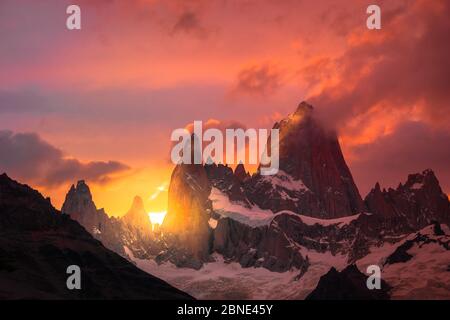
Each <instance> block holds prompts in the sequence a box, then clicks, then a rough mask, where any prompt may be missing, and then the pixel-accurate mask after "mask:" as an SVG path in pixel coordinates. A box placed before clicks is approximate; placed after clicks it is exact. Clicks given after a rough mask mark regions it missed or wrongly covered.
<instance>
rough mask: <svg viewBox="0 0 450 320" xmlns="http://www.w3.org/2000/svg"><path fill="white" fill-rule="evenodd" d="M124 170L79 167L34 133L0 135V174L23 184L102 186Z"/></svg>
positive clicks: (119, 166)
mask: <svg viewBox="0 0 450 320" xmlns="http://www.w3.org/2000/svg"><path fill="white" fill-rule="evenodd" d="M127 169H128V167H127V166H126V165H124V164H122V163H120V162H116V161H108V162H101V161H95V162H88V163H83V162H80V161H79V160H77V159H73V158H66V157H65V155H64V153H63V152H62V151H61V150H60V149H58V148H56V147H54V146H52V145H50V144H49V143H47V142H46V141H44V140H42V139H41V138H40V137H39V136H38V135H37V134H35V133H17V134H14V133H13V132H11V131H0V172H6V173H8V174H9V175H11V176H13V177H15V178H18V179H21V180H23V181H27V182H30V183H35V184H38V185H42V186H49V187H52V186H59V185H61V184H63V183H66V182H70V181H74V180H78V179H86V180H90V181H95V182H99V183H103V182H107V181H108V180H109V179H111V176H112V175H113V174H115V173H120V172H123V171H125V170H127Z"/></svg>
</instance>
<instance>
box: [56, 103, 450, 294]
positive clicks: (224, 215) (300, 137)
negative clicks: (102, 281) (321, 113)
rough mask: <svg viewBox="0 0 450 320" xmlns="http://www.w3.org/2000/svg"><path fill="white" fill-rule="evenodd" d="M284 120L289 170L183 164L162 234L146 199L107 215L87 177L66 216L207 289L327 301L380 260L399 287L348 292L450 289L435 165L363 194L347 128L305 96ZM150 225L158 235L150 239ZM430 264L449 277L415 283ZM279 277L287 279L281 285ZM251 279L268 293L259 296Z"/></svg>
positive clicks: (283, 154) (187, 285) (160, 270)
mask: <svg viewBox="0 0 450 320" xmlns="http://www.w3.org/2000/svg"><path fill="white" fill-rule="evenodd" d="M274 127H275V128H279V129H280V170H279V172H278V173H277V174H275V175H273V176H263V175H260V174H259V172H256V173H255V174H253V175H250V174H249V173H248V172H247V171H246V170H245V167H244V165H242V164H239V165H238V166H237V167H236V169H235V170H234V171H233V170H232V169H231V168H230V167H228V166H227V165H222V164H218V165H217V164H214V163H208V164H204V165H200V164H199V165H194V164H193V165H188V164H180V165H177V166H176V167H175V168H174V171H173V173H172V177H171V181H170V186H169V203H168V212H167V215H166V218H165V220H164V222H163V225H162V226H161V230H160V231H159V232H157V233H153V232H151V229H150V227H145V224H143V223H142V221H141V220H142V219H143V213H142V212H143V210H142V206H141V205H140V204H139V201H138V200H136V201H135V203H134V205H133V208H132V209H131V210H130V212H129V213H128V214H127V215H126V216H125V217H124V218H122V219H114V218H107V219H105V218H104V217H103V215H105V214H104V212H103V211H101V210H97V209H96V207H95V204H93V201H92V197H91V195H90V192H88V190H89V189H88V188H87V186H86V185H85V184H84V183H83V182H80V183H79V185H78V186H77V187H72V188H71V190H70V191H69V194H68V196H67V199H66V203H65V204H64V206H63V212H66V213H68V214H70V215H71V216H72V217H73V218H74V219H77V220H78V219H79V221H80V222H81V223H82V224H83V225H84V226H85V227H86V229H87V230H88V231H89V232H91V233H92V234H93V235H94V236H95V237H96V238H98V239H99V240H101V241H102V242H104V243H105V245H106V246H108V247H109V248H111V249H113V250H115V251H116V252H118V253H120V254H121V255H123V256H126V257H128V258H129V259H130V260H133V261H134V262H135V263H136V264H137V265H138V266H139V267H140V268H142V269H144V270H146V271H151V272H153V273H155V274H157V275H160V276H161V277H162V278H164V279H166V280H167V281H169V282H170V283H171V284H173V285H175V286H177V287H178V288H181V289H183V290H186V291H187V292H189V293H190V294H192V295H194V296H195V297H200V298H202V297H204V298H212V297H219V298H224V297H225V298H226V297H234V298H235V297H241V296H243V297H245V298H277V299H281V298H289V299H303V298H305V297H306V296H307V295H308V294H310V293H311V292H312V291H313V290H314V288H315V287H316V285H318V284H319V287H318V289H317V290H316V291H315V292H316V293H315V294H314V293H313V294H312V297H319V298H320V297H322V298H327V297H328V296H327V297H325V296H324V294H323V292H333V290H332V288H330V290H326V288H325V289H324V286H325V287H326V286H329V283H335V282H336V281H337V282H340V281H341V282H342V281H344V282H346V281H347V280H346V279H351V281H354V279H357V280H356V281H359V280H361V279H365V278H366V276H364V275H363V274H360V273H364V272H365V267H366V266H367V265H368V264H377V265H379V266H380V267H381V268H382V270H383V275H384V274H385V278H384V276H383V279H384V280H386V283H387V285H388V286H389V290H385V291H383V294H379V295H377V294H375V295H370V294H369V295H366V294H367V292H365V291H361V288H362V286H361V284H360V283H358V284H356V285H355V284H354V283H353V284H352V283H348V286H347V287H348V292H347V295H341V296H338V297H337V298H345V297H350V296H351V295H352V292H354V298H358V297H357V295H360V296H361V298H364V297H372V296H373V297H374V298H377V299H378V298H383V299H384V298H387V297H391V298H405V297H406V298H407V297H415V296H418V297H420V296H426V294H425V293H424V292H425V288H432V291H431V292H434V293H435V294H436V297H447V298H448V297H450V288H448V287H445V285H444V287H442V288H439V282H437V281H441V280H445V281H447V282H446V283H449V282H448V276H447V274H448V266H449V265H450V256H449V251H448V250H449V249H448V236H449V231H448V225H449V223H450V203H449V200H448V197H447V196H446V195H445V194H444V193H443V192H442V190H441V188H440V186H439V181H438V179H437V178H436V176H435V175H434V173H433V171H431V170H425V171H423V172H422V173H418V174H412V175H409V176H408V178H407V181H406V182H405V183H404V184H400V185H399V186H398V188H397V189H388V190H387V191H386V190H381V187H380V185H379V184H377V185H376V186H375V188H374V189H373V190H372V191H371V192H370V193H369V194H368V195H367V197H366V198H365V200H364V201H363V200H362V198H361V196H360V195H359V191H358V189H357V187H356V185H355V183H354V181H353V178H352V175H351V173H350V170H349V169H348V167H347V164H346V163H345V160H344V158H343V155H342V152H341V149H340V146H339V142H338V140H337V138H336V135H335V134H334V133H333V132H329V131H327V130H326V129H324V128H323V127H322V126H321V124H320V122H319V121H318V120H316V119H315V118H314V109H313V108H312V106H310V105H308V104H307V103H304V102H303V103H301V104H300V105H299V106H298V108H297V110H296V111H295V112H294V113H293V114H291V115H289V116H288V117H287V118H286V119H284V120H282V121H280V122H279V123H277V124H275V126H274ZM138 212H140V213H138ZM90 216H93V217H90ZM136 217H138V218H136ZM143 225H144V228H142V226H143ZM100 227H101V228H100ZM424 228H425V229H424ZM427 228H428V229H427ZM146 229H148V231H149V233H150V234H149V235H148V236H147V237H143V236H142V234H141V233H142V232H143V231H145V230H146ZM424 230H425V231H424ZM430 230H440V235H439V236H438V235H437V233H433V232H434V231H433V232H431V231H430ZM98 231H100V232H98ZM417 232H419V233H417ZM424 232H425V234H424ZM430 232H431V233H430ZM436 237H440V238H439V240H437V238H436ZM438 251H439V255H438V258H437V259H429V257H430V254H431V253H432V252H438ZM423 261H428V263H429V264H430V267H429V268H432V269H433V270H436V272H438V273H437V274H423V275H422V277H423V278H422V279H423V281H428V280H426V279H429V282H426V283H425V284H424V283H423V281H422V282H421V284H420V285H418V286H417V285H416V286H415V287H414V286H411V287H410V288H409V289H405V287H407V286H406V285H405V284H404V283H403V281H404V280H403V278H402V277H403V275H402V274H401V273H398V272H399V271H400V270H399V269H396V268H408V270H409V271H408V272H410V273H411V274H412V273H414V272H420V270H415V269H416V268H422V269H423V268H424V267H423V266H422V265H421V264H422V263H423ZM399 264H403V265H402V267H397V266H396V265H399ZM347 266H351V267H348V268H347V269H346V267H347ZM174 268H175V269H176V270H177V271H176V272H174V271H173V270H174ZM332 268H334V269H332ZM342 270H343V271H342ZM393 270H396V271H395V272H394V271H393ZM222 271H223V272H222ZM341 271H342V272H341ZM396 272H397V273H396ZM174 273H175V274H174ZM223 273H224V274H225V275H224V274H223ZM215 275H217V278H214V277H215ZM227 275H228V276H227ZM322 276H324V277H325V278H324V280H323V281H322V283H319V280H320V278H321V277H322ZM328 278H330V279H337V280H336V281H334V280H333V281H328V280H327V279H328ZM224 279H226V280H224ZM273 279H278V280H277V281H279V285H278V286H277V285H276V284H271V283H269V282H270V280H273ZM358 279H359V280H358ZM223 281H227V285H223ZM361 281H362V280H361ZM242 282H245V283H249V284H253V285H256V286H259V287H264V288H265V289H266V290H267V291H265V294H264V295H260V294H257V293H255V292H252V290H250V289H249V288H247V287H246V288H243V284H242ZM383 283H384V282H383ZM218 286H223V292H222V291H220V290H219V291H217V287H218ZM435 287H436V288H435ZM226 290H228V292H233V294H228V295H227V292H226ZM405 290H406V291H405ZM417 290H418V291H417ZM430 290H431V289H430ZM427 297H428V296H427ZM429 297H432V296H429Z"/></svg>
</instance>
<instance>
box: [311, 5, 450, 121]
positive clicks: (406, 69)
mask: <svg viewBox="0 0 450 320" xmlns="http://www.w3.org/2000/svg"><path fill="white" fill-rule="evenodd" d="M401 9H402V10H397V9H395V10H393V11H392V12H387V14H386V15H384V14H383V15H382V30H380V31H367V30H366V31H364V32H363V31H362V30H359V31H360V32H359V33H358V35H357V36H356V37H354V38H349V47H348V49H347V51H346V52H345V53H344V54H343V55H342V56H341V57H340V58H338V59H336V60H334V61H333V63H332V64H334V67H332V68H330V63H327V64H326V66H325V67H327V68H329V70H328V71H327V72H328V73H330V72H331V73H334V74H333V77H334V79H338V83H337V84H334V85H333V86H326V81H327V78H326V76H324V75H323V69H322V67H323V66H322V65H318V66H317V68H309V69H308V68H306V69H305V72H306V77H307V78H311V77H314V75H317V76H318V77H319V79H316V81H317V80H319V81H320V80H322V79H323V83H324V87H323V91H322V93H320V94H318V95H316V96H314V97H310V99H309V101H310V102H311V103H312V104H313V105H316V106H318V107H319V108H318V109H319V110H318V111H320V112H322V117H323V119H324V120H325V121H326V122H327V123H329V124H332V125H334V126H337V127H341V126H343V125H345V124H346V123H347V122H348V121H349V120H351V119H352V118H354V117H355V116H361V115H366V114H367V113H369V111H370V110H371V109H372V108H373V107H374V106H376V105H378V106H379V105H383V108H385V111H386V112H390V111H392V110H393V109H401V108H403V109H405V110H406V112H407V111H408V110H413V109H414V108H415V110H416V111H417V108H419V109H420V112H421V117H422V118H424V119H427V120H428V121H432V122H439V123H445V122H446V121H448V120H449V115H450V112H449V111H450V87H449V82H448V75H449V74H450V59H448V57H449V56H450V41H448V35H449V34H450V19H449V18H448V17H449V15H450V2H448V1H434V2H431V1H420V0H419V1H409V2H407V5H404V6H402V8H401ZM382 12H383V11H382ZM327 72H326V73H327Z"/></svg>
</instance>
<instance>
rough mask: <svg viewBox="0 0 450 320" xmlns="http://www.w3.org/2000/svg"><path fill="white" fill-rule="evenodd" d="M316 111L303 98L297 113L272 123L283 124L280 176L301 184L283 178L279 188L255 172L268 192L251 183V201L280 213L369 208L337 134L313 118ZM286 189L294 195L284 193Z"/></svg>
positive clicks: (320, 214) (330, 214)
mask: <svg viewBox="0 0 450 320" xmlns="http://www.w3.org/2000/svg"><path fill="white" fill-rule="evenodd" d="M313 110H314V108H313V106H311V105H310V104H308V103H307V102H305V101H303V102H301V103H300V104H299V105H298V107H297V109H296V111H295V112H294V113H292V114H290V115H289V116H288V117H286V118H284V119H283V120H281V121H280V122H279V123H277V124H275V126H274V128H276V129H279V138H280V139H279V173H278V174H277V179H279V181H283V180H284V181H287V180H290V181H296V182H297V183H296V184H294V186H293V185H291V186H288V185H287V184H286V183H282V184H281V186H278V187H275V189H277V188H278V190H275V189H274V187H273V186H274V185H273V184H272V183H266V182H267V181H268V180H267V178H264V177H260V176H258V175H256V176H255V178H254V179H253V180H256V181H255V185H257V186H265V187H264V188H266V189H267V190H266V192H267V194H266V195H263V194H262V193H261V190H258V188H253V189H254V190H255V191H254V192H253V194H252V195H251V198H252V199H250V200H251V201H252V202H254V203H256V204H258V205H259V206H260V207H261V208H263V209H271V210H272V211H274V212H277V211H279V209H280V208H283V209H286V210H291V211H294V212H302V213H303V214H305V215H310V216H313V217H316V218H325V219H332V218H338V217H344V216H350V215H353V214H356V213H360V212H362V211H364V210H365V207H364V204H363V201H362V199H361V196H360V194H359V191H358V188H357V187H356V184H355V182H354V180H353V177H352V175H351V172H350V169H349V168H348V166H347V164H346V162H345V159H344V156H343V154H342V150H341V147H340V145H339V141H338V139H337V135H336V133H335V132H330V131H329V130H327V129H326V128H325V127H323V125H322V124H321V123H320V122H319V121H318V120H317V119H315V117H314V111H313ZM286 177H287V178H286ZM281 188H284V190H281ZM286 192H287V193H288V194H289V193H290V195H289V197H290V198H286V196H283V195H284V194H285V193H286ZM274 194H276V197H274ZM274 198H276V199H277V200H274ZM278 199H280V200H278ZM291 199H297V201H292V200H291Z"/></svg>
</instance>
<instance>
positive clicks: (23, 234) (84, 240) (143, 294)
mask: <svg viewBox="0 0 450 320" xmlns="http://www.w3.org/2000/svg"><path fill="white" fill-rule="evenodd" d="M81 189H82V190H84V186H82V188H81ZM83 199H86V200H88V197H83ZM86 203H87V202H86ZM87 220H89V219H87ZM70 265H77V266H79V267H80V269H81V286H82V290H68V289H67V287H66V280H67V277H68V275H67V273H66V269H67V267H68V266H70ZM0 288H1V290H0V299H191V297H190V296H189V295H187V294H185V293H183V292H181V291H180V290H178V289H175V288H174V287H171V286H170V285H168V284H167V283H166V282H164V281H162V280H160V279H158V278H156V277H153V276H152V275H149V274H148V273H145V272H143V271H141V270H140V269H138V268H137V267H135V266H134V265H133V264H131V263H130V262H128V261H127V260H125V259H124V258H122V257H120V256H119V255H117V254H116V253H114V252H112V251H110V250H108V249H106V248H105V247H104V246H103V245H102V243H101V242H99V241H98V240H95V239H94V238H93V237H92V236H91V235H90V234H89V233H88V232H87V231H86V230H85V229H84V228H83V227H82V226H81V225H80V224H79V223H78V222H76V221H74V220H72V219H71V218H70V216H68V215H65V214H61V213H60V212H59V211H57V210H56V209H55V208H53V207H52V205H51V203H50V201H49V200H48V199H44V198H43V197H42V196H41V195H40V194H39V193H38V192H37V191H35V190H33V189H31V188H30V187H28V186H26V185H22V184H19V183H17V182H16V181H13V180H11V179H10V178H9V177H8V176H6V174H3V175H0Z"/></svg>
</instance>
